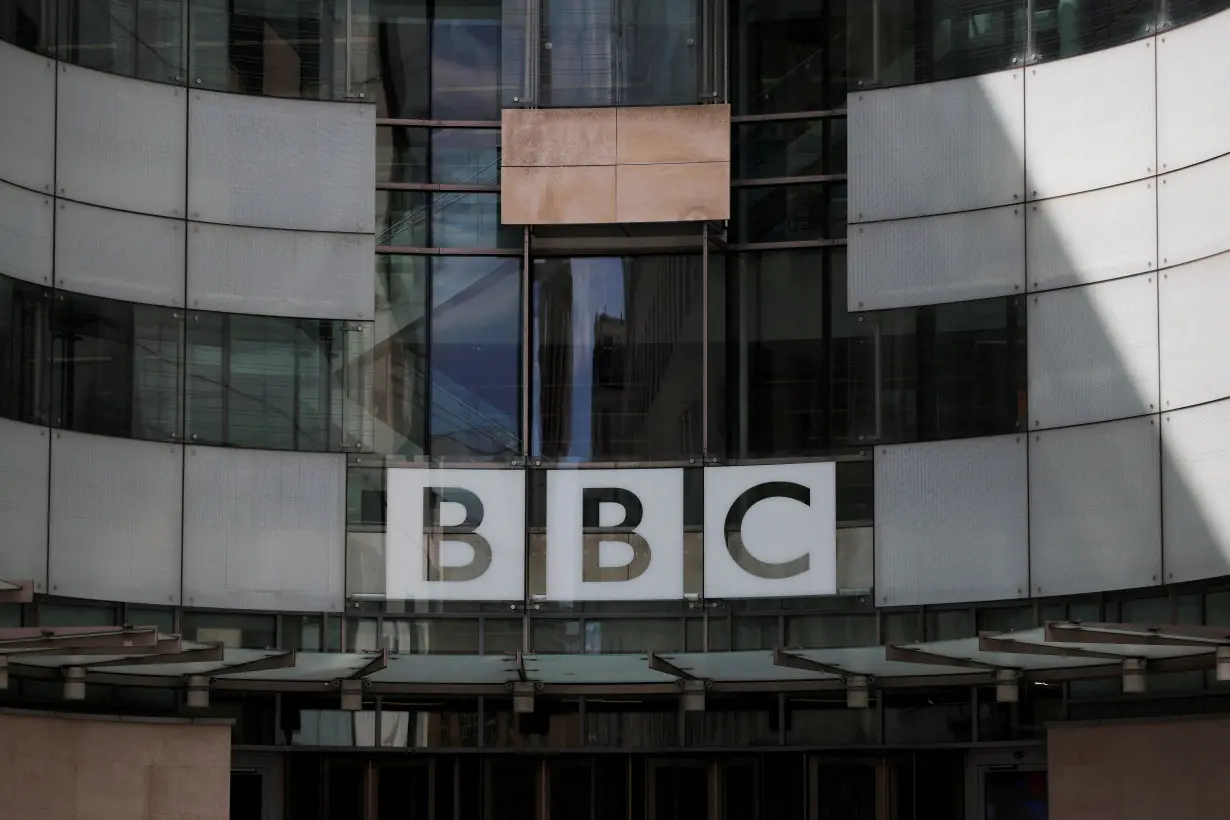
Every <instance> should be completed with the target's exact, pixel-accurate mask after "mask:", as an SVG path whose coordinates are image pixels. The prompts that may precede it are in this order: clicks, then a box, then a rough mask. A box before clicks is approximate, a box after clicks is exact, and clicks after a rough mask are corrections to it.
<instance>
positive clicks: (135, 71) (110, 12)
mask: <svg viewBox="0 0 1230 820" xmlns="http://www.w3.org/2000/svg"><path fill="white" fill-rule="evenodd" d="M186 5H187V4H186V3H184V2H182V0H129V2H126V3H100V2H98V0H60V2H59V3H58V6H59V7H58V9H57V12H56V14H57V20H56V23H57V26H58V31H57V42H58V44H59V45H58V48H57V56H59V58H60V59H61V60H66V61H68V62H70V63H76V64H78V65H82V66H85V67H87V68H95V69H98V70H100V71H109V72H111V73H113V74H125V75H128V76H131V77H139V78H141V79H143V80H155V81H158V82H164V83H166V82H178V81H180V80H182V79H183V65H182V63H183V33H184V20H183V15H184V7H185V6H186Z"/></svg>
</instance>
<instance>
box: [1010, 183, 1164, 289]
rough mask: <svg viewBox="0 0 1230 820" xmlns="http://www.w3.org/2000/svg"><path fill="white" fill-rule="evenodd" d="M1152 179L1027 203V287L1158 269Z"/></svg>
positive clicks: (1084, 282) (1055, 285)
mask: <svg viewBox="0 0 1230 820" xmlns="http://www.w3.org/2000/svg"><path fill="white" fill-rule="evenodd" d="M1155 186H1156V181H1155V180H1152V179H1144V180H1140V181H1139V182H1130V183H1128V184H1127V185H1116V186H1115V187H1113V188H1103V189H1101V190H1098V191H1088V192H1086V193H1082V194H1073V195H1071V196H1063V197H1058V198H1056V199H1046V200H1042V201H1039V202H1033V203H1030V205H1029V206H1028V208H1027V209H1026V213H1025V216H1026V225H1025V236H1026V240H1025V241H1026V254H1025V258H1026V259H1027V260H1028V263H1027V264H1028V270H1027V271H1026V279H1027V281H1028V282H1029V289H1030V290H1049V289H1051V288H1062V287H1068V286H1070V285H1087V284H1089V283H1091V282H1102V281H1105V280H1107V279H1118V278H1120V277H1123V276H1131V275H1132V274H1136V273H1145V272H1147V271H1151V270H1154V269H1155V268H1156V267H1157V188H1156V187H1155Z"/></svg>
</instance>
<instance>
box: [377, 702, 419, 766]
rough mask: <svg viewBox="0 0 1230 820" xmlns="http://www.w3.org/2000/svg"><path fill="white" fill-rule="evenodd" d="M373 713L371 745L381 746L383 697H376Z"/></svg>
mask: <svg viewBox="0 0 1230 820" xmlns="http://www.w3.org/2000/svg"><path fill="white" fill-rule="evenodd" d="M375 711H376V718H375V723H376V730H375V733H376V736H375V737H374V738H372V745H373V746H382V745H384V744H383V743H381V737H382V735H381V733H380V724H381V723H382V718H383V717H384V696H383V695H376V710H375ZM428 782H429V783H430V782H431V781H428Z"/></svg>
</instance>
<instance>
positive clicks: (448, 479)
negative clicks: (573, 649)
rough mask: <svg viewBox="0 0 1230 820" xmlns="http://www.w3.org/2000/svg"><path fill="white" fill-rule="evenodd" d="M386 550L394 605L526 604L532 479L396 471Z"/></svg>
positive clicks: (509, 473)
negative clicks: (527, 504) (528, 495)
mask: <svg viewBox="0 0 1230 820" xmlns="http://www.w3.org/2000/svg"><path fill="white" fill-rule="evenodd" d="M387 476H388V483H387V488H388V515H387V521H388V525H387V533H386V535H385V542H384V564H385V579H386V580H385V595H386V597H387V598H388V599H389V600H392V601H400V600H407V601H410V600H417V601H427V600H429V601H518V600H522V599H523V598H524V597H525V474H524V473H523V472H521V471H519V470H415V469H392V470H388V471H387Z"/></svg>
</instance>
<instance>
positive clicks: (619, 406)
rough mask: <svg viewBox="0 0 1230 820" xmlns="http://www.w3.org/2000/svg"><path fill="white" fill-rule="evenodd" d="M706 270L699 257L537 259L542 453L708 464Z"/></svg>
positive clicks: (538, 443)
mask: <svg viewBox="0 0 1230 820" xmlns="http://www.w3.org/2000/svg"><path fill="white" fill-rule="evenodd" d="M701 267H702V266H701V258H700V257H699V256H694V255H687V256H684V255H679V256H643V257H624V258H618V257H581V258H572V259H566V258H560V259H540V260H535V262H534V271H533V277H534V284H533V287H534V291H533V302H534V326H533V345H534V352H533V356H532V359H533V361H532V364H531V367H532V370H533V375H532V378H533V390H534V395H533V405H534V409H533V413H534V419H533V425H534V429H533V433H532V436H533V442H534V454H535V455H537V456H541V457H544V458H548V459H553V460H564V461H607V460H622V459H635V460H651V459H652V460H670V459H678V458H685V457H688V456H696V455H699V454H700V452H701V423H702V408H701V402H702V396H701V389H702V374H701V358H702V350H701V345H702V340H701V311H702V310H703V305H702V303H701V276H702V271H701Z"/></svg>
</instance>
